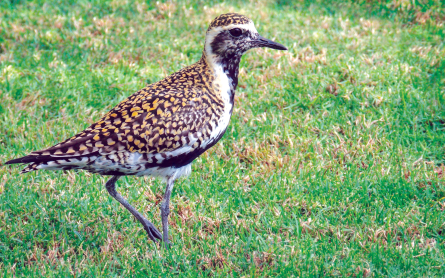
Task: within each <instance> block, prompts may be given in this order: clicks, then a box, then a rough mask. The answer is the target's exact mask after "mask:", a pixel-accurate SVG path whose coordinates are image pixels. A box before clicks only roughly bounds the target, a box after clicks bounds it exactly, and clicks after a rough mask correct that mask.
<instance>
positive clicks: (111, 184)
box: [5, 13, 287, 246]
mask: <svg viewBox="0 0 445 278" xmlns="http://www.w3.org/2000/svg"><path fill="white" fill-rule="evenodd" d="M259 47H267V48H272V49H276V50H287V48H286V47H285V46H284V45H282V44H279V43H277V42H274V41H272V40H269V39H266V38H264V37H262V36H260V35H259V33H258V31H257V29H256V28H255V25H254V23H253V21H252V20H251V19H249V18H248V17H246V16H244V15H241V14H238V13H226V14H221V15H219V16H217V17H216V18H215V19H214V20H213V21H211V23H210V25H209V27H208V29H207V32H206V35H205V43H204V50H203V52H202V56H201V59H200V60H199V61H198V62H196V63H195V64H192V65H190V66H188V67H185V68H183V69H181V70H179V71H178V72H176V73H173V74H172V75H170V76H167V77H166V78H164V79H162V80H160V81H158V82H155V83H153V84H149V85H147V86H146V87H144V88H143V89H141V90H139V91H137V92H136V93H134V94H133V95H131V96H129V97H128V98H126V99H125V100H123V101H122V102H120V103H119V104H118V105H117V106H115V107H114V108H113V109H111V110H110V111H109V112H108V113H106V114H105V115H104V116H103V117H102V118H101V119H99V121H97V122H95V123H93V124H92V125H91V126H89V127H88V128H86V129H85V130H83V131H81V132H80V133H78V134H76V135H74V136H72V137H71V138H69V139H67V140H65V141H63V142H61V143H58V144H56V145H54V146H52V147H50V148H47V149H43V150H39V151H33V152H31V153H30V154H29V155H26V156H24V157H20V158H16V159H12V160H9V161H7V162H6V163H5V164H26V166H25V168H24V169H23V170H22V171H21V172H20V173H27V172H31V171H35V170H43V169H45V170H71V169H82V170H85V171H88V172H92V173H97V174H100V175H103V176H111V178H109V180H108V181H107V182H106V184H105V188H106V189H107V191H108V193H109V194H110V195H111V196H112V197H113V198H114V199H116V200H117V201H118V202H119V203H120V204H122V206H124V207H125V208H126V209H127V210H128V211H129V212H130V213H132V214H133V215H134V217H135V218H136V219H137V220H138V221H139V222H140V223H141V224H142V226H143V227H144V230H145V231H146V233H147V235H148V238H149V239H150V240H152V241H154V242H159V243H160V242H161V241H162V242H164V243H165V246H169V244H171V242H170V241H169V236H168V231H169V227H168V217H169V214H170V197H171V193H172V190H173V185H174V183H175V181H176V180H177V179H178V178H180V177H183V176H187V175H189V174H190V172H191V164H192V162H193V161H194V160H195V159H196V158H197V157H199V156H200V155H201V154H203V153H204V152H205V151H207V150H208V149H209V148H211V147H212V146H214V145H215V144H216V143H217V142H218V141H219V140H220V139H221V137H223V135H224V133H225V131H226V130H227V127H228V125H229V122H230V118H231V115H232V111H233V106H234V97H235V90H236V87H237V85H238V73H239V63H240V59H241V56H242V55H243V54H244V53H245V52H246V51H248V50H250V49H252V48H259ZM126 175H135V176H152V177H158V178H161V179H162V180H163V181H165V182H166V189H165V193H164V196H163V199H162V202H161V206H160V210H161V221H162V233H161V232H160V231H159V230H158V229H157V228H156V227H155V225H154V224H153V223H152V222H150V221H149V220H147V219H146V218H145V217H144V216H143V215H142V214H141V213H140V212H139V211H137V210H136V209H135V208H134V207H133V206H132V205H130V203H129V202H128V201H127V200H126V199H125V198H124V197H123V196H122V195H121V194H120V193H119V192H118V191H117V190H116V182H117V181H118V179H119V178H120V177H122V176H126Z"/></svg>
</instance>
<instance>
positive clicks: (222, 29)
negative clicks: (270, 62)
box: [204, 13, 287, 62]
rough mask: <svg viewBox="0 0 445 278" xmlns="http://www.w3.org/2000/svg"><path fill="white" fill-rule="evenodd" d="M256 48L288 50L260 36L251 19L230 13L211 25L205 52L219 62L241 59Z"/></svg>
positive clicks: (219, 17)
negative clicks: (248, 51)
mask: <svg viewBox="0 0 445 278" xmlns="http://www.w3.org/2000/svg"><path fill="white" fill-rule="evenodd" d="M256 47H268V48H273V49H278V50H287V48H286V47H285V46H284V45H282V44H279V43H276V42H274V41H271V40H268V39H266V38H263V37H262V36H260V34H258V31H257V30H256V28H255V25H254V24H253V22H252V20H250V19H249V18H247V17H245V16H243V15H240V14H236V13H228V14H222V15H220V16H218V17H216V18H215V19H214V20H213V21H212V22H211V23H210V26H209V29H208V30H207V34H206V39H205V49H204V51H205V54H206V56H207V57H211V59H212V60H213V61H215V62H218V60H222V59H224V60H225V59H231V58H232V57H233V58H234V59H239V58H240V57H241V56H242V55H243V54H244V53H245V52H246V51H247V50H249V49H252V48H256Z"/></svg>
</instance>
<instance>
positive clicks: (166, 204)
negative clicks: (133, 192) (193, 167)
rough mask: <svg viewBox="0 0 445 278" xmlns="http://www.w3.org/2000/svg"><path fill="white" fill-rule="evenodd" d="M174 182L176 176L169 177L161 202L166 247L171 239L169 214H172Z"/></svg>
mask: <svg viewBox="0 0 445 278" xmlns="http://www.w3.org/2000/svg"><path fill="white" fill-rule="evenodd" d="M174 182H175V177H174V176H173V177H170V178H168V179H167V188H166V189H165V194H164V198H163V200H162V204H161V217H162V232H163V241H164V244H165V247H168V245H169V244H170V241H169V240H168V215H169V214H170V196H171V194H172V190H173V184H174Z"/></svg>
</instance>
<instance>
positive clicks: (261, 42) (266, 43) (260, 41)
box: [255, 36, 287, 50]
mask: <svg viewBox="0 0 445 278" xmlns="http://www.w3.org/2000/svg"><path fill="white" fill-rule="evenodd" d="M255 42H256V45H255V46H256V47H268V48H273V49H278V50H287V47H285V46H284V45H282V44H279V43H277V42H274V41H271V40H268V39H266V38H264V37H262V36H258V38H256V40H255Z"/></svg>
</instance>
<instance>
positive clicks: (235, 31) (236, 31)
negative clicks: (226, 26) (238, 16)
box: [229, 28, 243, 37]
mask: <svg viewBox="0 0 445 278" xmlns="http://www.w3.org/2000/svg"><path fill="white" fill-rule="evenodd" d="M229 33H230V35H232V36H234V37H239V36H241V35H242V34H243V31H241V29H240V28H233V29H231V30H230V31H229Z"/></svg>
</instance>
